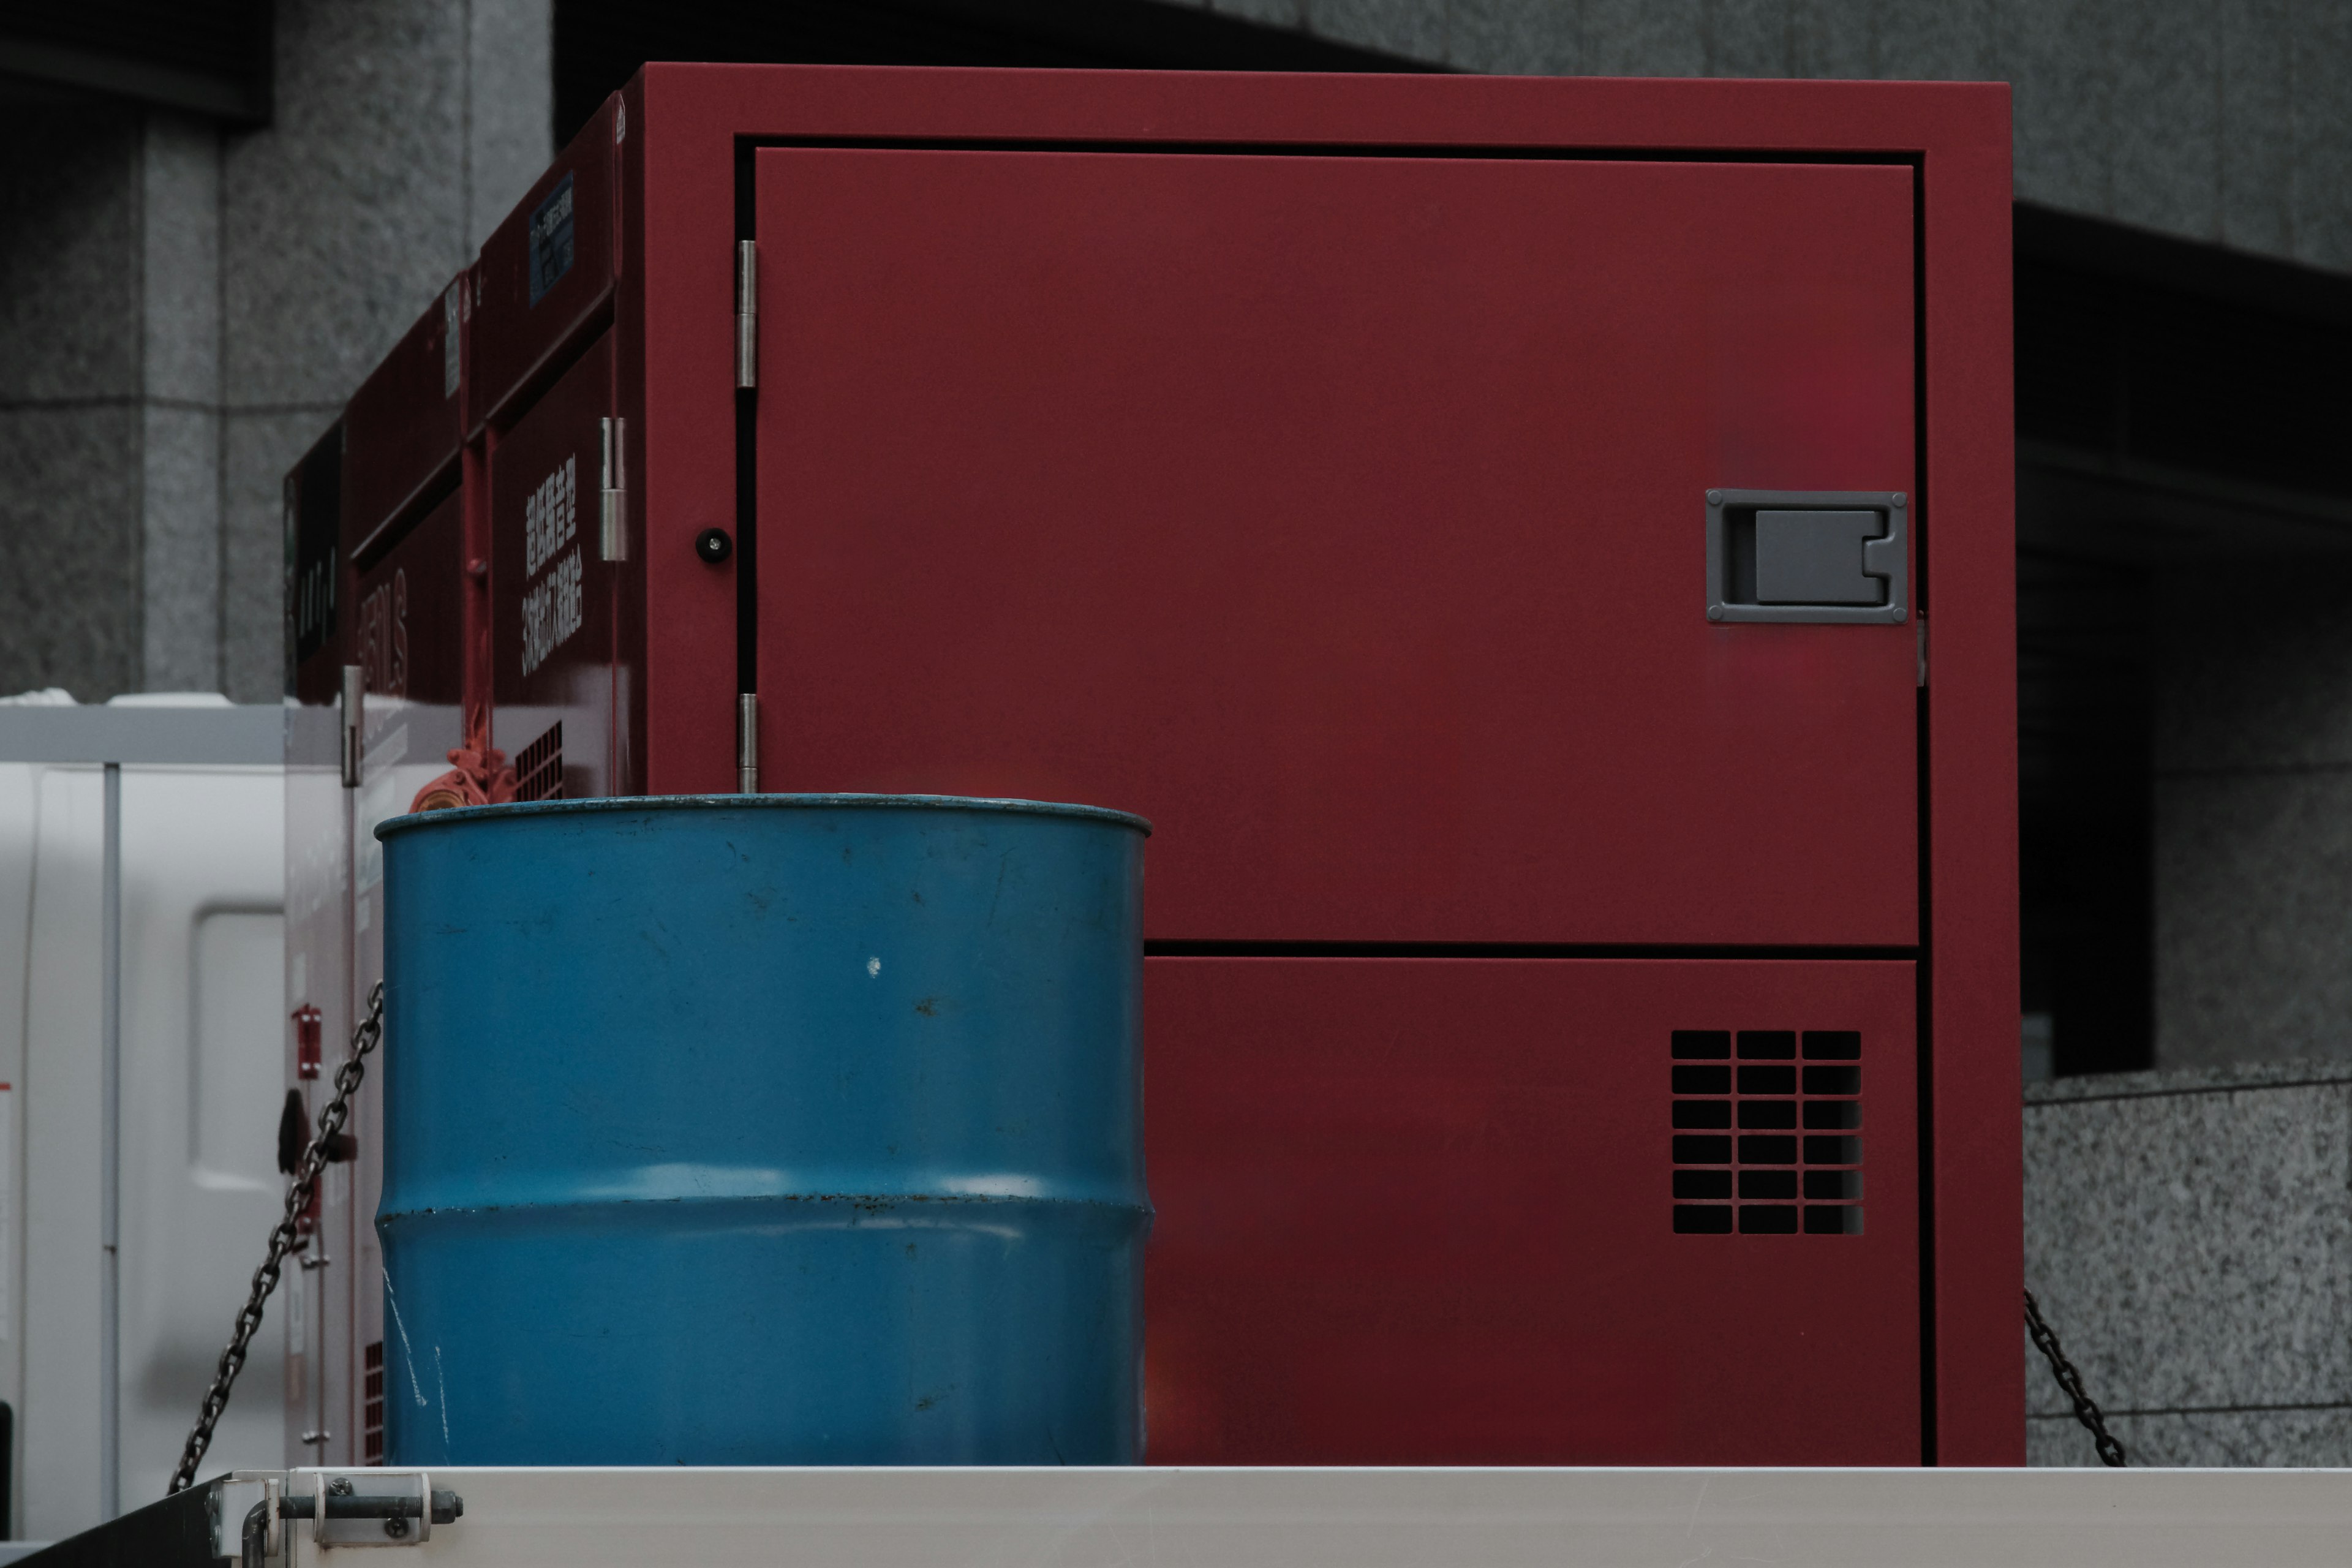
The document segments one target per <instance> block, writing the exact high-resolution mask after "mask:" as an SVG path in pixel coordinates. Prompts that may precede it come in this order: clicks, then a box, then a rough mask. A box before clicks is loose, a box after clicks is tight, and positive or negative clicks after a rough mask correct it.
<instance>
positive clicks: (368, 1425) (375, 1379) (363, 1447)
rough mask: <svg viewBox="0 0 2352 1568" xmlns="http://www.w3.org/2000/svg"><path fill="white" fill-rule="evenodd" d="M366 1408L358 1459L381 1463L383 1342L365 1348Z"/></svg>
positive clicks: (362, 1422)
mask: <svg viewBox="0 0 2352 1568" xmlns="http://www.w3.org/2000/svg"><path fill="white" fill-rule="evenodd" d="M366 1356H367V1407H366V1412H365V1415H364V1416H363V1418H362V1421H361V1424H360V1457H361V1458H362V1459H364V1460H366V1461H367V1462H368V1463H369V1464H371V1465H381V1464H383V1341H382V1340H378V1341H376V1342H375V1343H373V1344H372V1345H370V1346H368V1348H367V1352H366Z"/></svg>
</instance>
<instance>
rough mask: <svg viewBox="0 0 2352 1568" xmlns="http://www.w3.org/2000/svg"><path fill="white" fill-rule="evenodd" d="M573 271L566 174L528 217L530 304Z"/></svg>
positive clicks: (569, 191)
mask: <svg viewBox="0 0 2352 1568" xmlns="http://www.w3.org/2000/svg"><path fill="white" fill-rule="evenodd" d="M571 270H572V176H571V175H569V174H566V175H564V176H563V178H562V181H561V182H560V183H559V184H557V185H556V187H555V189H553V190H552V191H550V192H549V193H548V195H547V199H546V200H545V201H543V202H541V203H540V204H539V205H538V206H536V207H534V208H532V209H531V214H530V302H531V303H532V304H534V305H536V304H538V303H539V301H540V297H541V295H543V294H545V293H546V292H547V291H548V290H549V289H552V288H554V287H555V285H556V283H557V282H558V280H560V279H562V276H563V275H564V274H565V273H567V272H569V271H571Z"/></svg>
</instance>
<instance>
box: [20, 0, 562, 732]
mask: <svg viewBox="0 0 2352 1568" xmlns="http://www.w3.org/2000/svg"><path fill="white" fill-rule="evenodd" d="M549 22H550V11H549V0H369V3H367V4H364V5H362V4H356V3H354V0H280V4H279V5H278V25H277V45H276V47H277V64H276V70H277V103H276V112H275V117H274V119H273V121H272V123H271V124H270V125H269V127H268V129H266V130H262V131H257V132H233V133H226V134H225V133H223V132H221V131H220V130H219V129H218V128H216V127H215V126H214V125H212V124H210V123H208V122H205V121H198V120H194V119H189V118H185V117H183V116H179V115H177V114H173V113H169V112H165V111H162V110H141V109H138V108H136V107H132V106H128V105H119V104H113V103H108V102H102V101H99V100H71V99H67V98H62V97H40V96H26V97H22V98H19V99H15V100H10V101H9V102H7V103H6V104H5V105H0V691H13V690H18V689H25V688H28V687H40V686H63V687H65V688H67V689H68V690H70V691H72V692H73V693H74V695H76V696H77V697H79V698H80V699H81V700H84V701H91V700H103V699H104V698H107V697H109V696H112V695H114V694H116V693H118V692H122V691H132V690H141V689H148V690H155V689H205V690H222V691H226V692H227V693H228V694H229V695H230V696H231V697H233V698H235V699H236V700H239V701H267V700H272V699H274V698H275V696H276V694H277V690H278V683H279V679H280V671H281V667H282V666H281V659H282V655H281V651H280V647H279V644H280V640H281V638H280V631H279V626H280V616H281V610H280V600H281V595H282V591H283V590H282V575H283V568H282V554H283V545H282V540H281V526H282V524H281V518H280V510H281V509H280V492H279V479H280V478H281V476H282V475H283V474H284V472H285V470H286V469H287V468H289V466H290V465H291V464H292V462H293V460H294V459H295V458H298V457H299V456H300V455H301V453H302V451H303V450H304V449H305V448H306V447H308V446H309V445H310V442H311V441H313V440H315V439H316V438H317V437H318V436H319V434H320V432H321V431H322V430H323V429H324V428H325V427H326V426H327V425H328V423H329V422H330V421H331V420H332V419H333V417H334V416H335V413H336V411H337V410H338V409H340V408H341V405H342V403H343V400H344V399H345V398H346V397H348V396H349V395H350V394H351V392H352V388H353V387H355V386H356V385H357V384H358V383H359V381H360V378H361V377H362V376H363V375H364V374H366V373H367V372H368V371H369V370H370V369H372V368H373V365H374V364H375V363H376V361H377V360H378V359H379V358H381V357H382V355H383V353H384V351H385V350H386V349H388V348H389V347H390V346H391V345H392V343H393V342H394V341H395V340H396V339H397V338H398V337H399V335H400V333H401V332H402V331H404V330H405V329H406V327H407V326H408V324H409V323H410V322H411V321H414V320H415V318H416V316H417V314H418V313H419V312H421V311H422V310H424V309H425V306H426V305H427V304H429V303H430V302H431V301H432V300H433V299H434V298H435V296H436V294H438V293H439V291H440V290H441V289H442V288H443V287H444V286H445V285H446V283H447V281H448V279H449V277H450V275H451V274H452V273H454V272H455V271H456V270H457V268H459V267H461V266H463V265H464V264H465V263H466V261H467V259H468V258H470V257H471V256H472V254H473V252H474V250H475V249H476V248H477V247H478V246H479V244H480V242H481V240H482V238H483V237H485V236H486V235H487V234H488V232H489V230H490V229H491V228H492V227H493V226H496V224H497V223H498V221H499V219H500V218H502V217H503V216H505V215H506V212H507V209H508V208H509V206H510V205H512V203H513V202H514V200H515V199H516V198H517V197H518V196H520V195H521V193H522V191H523V190H524V188H525V187H526V186H527V185H528V184H530V179H531V177H532V176H533V175H535V174H538V172H539V171H540V170H541V168H542V167H544V166H545V164H546V162H547V160H548V158H549V157H550V156H551V153H552V151H553V149H552V146H551V135H550V129H549V126H550V120H551V110H552V104H551V95H552V84H551V75H550V59H549V47H550V37H549Z"/></svg>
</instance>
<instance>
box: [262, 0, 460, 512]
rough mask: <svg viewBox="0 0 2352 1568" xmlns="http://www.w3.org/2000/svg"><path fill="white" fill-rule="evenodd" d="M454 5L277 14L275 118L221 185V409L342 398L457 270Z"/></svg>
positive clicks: (282, 9) (409, 2)
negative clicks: (223, 396) (223, 386)
mask: <svg viewBox="0 0 2352 1568" xmlns="http://www.w3.org/2000/svg"><path fill="white" fill-rule="evenodd" d="M466 8H467V7H466V0H377V3H375V4H372V5H334V4H327V3H323V0H294V3H292V4H289V5H280V6H279V7H278V77H277V104H276V111H275V117H274V119H273V121H272V123H271V125H270V128H269V129H268V131H266V132H260V133H257V134H254V135H248V136H237V137H232V138H230V139H229V141H228V142H227V143H226V156H225V167H224V172H223V179H222V208H223V221H222V254H221V263H222V279H223V301H224V307H225V312H224V321H223V326H224V329H225V342H224V344H223V347H224V355H223V362H224V376H225V384H226V400H227V403H228V405H229V407H230V408H231V409H236V410H242V409H258V408H284V407H290V406H298V405H318V404H324V403H334V404H340V403H341V401H342V400H343V399H344V398H345V397H347V396H349V395H351V392H352V388H353V387H355V386H357V385H358V384H359V383H360V380H361V378H362V377H363V376H365V375H366V374H367V373H368V372H369V371H370V370H372V369H373V368H374V366H375V363H376V362H377V361H378V360H379V359H381V358H382V357H383V353H384V351H385V350H387V349H389V348H390V347H391V346H392V345H393V344H394V342H397V341H398V340H399V337H400V334H401V333H402V332H404V331H406V330H407V328H408V324H409V323H410V322H411V321H415V318H416V315H417V313H418V312H419V311H421V310H424V308H425V305H426V304H427V303H429V302H430V301H431V300H433V299H434V297H435V296H436V295H437V294H438V293H439V292H440V291H441V289H443V288H444V287H446V285H447V283H448V281H449V278H450V275H451V274H452V273H454V272H456V271H457V268H459V267H461V266H463V265H464V264H465V262H466V259H467V245H466V219H467V182H466V180H465V178H464V171H465V164H466V136H465V111H466V94H465V79H466V58H467V17H466ZM231 526H232V528H234V527H235V523H234V521H232V524H231Z"/></svg>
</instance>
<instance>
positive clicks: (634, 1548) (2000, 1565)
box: [228, 1468, 2352, 1568]
mask: <svg viewBox="0 0 2352 1568" xmlns="http://www.w3.org/2000/svg"><path fill="white" fill-rule="evenodd" d="M319 1475H320V1472H317V1471H295V1472H292V1473H291V1474H290V1475H289V1479H288V1486H287V1490H289V1491H294V1492H300V1491H309V1490H312V1489H315V1488H316V1487H317V1486H318V1485H319V1479H318V1477H319ZM431 1484H432V1485H433V1486H434V1487H436V1488H445V1489H452V1490H455V1491H456V1492H457V1493H458V1494H459V1496H460V1497H462V1498H463V1499H464V1502H465V1513H464V1517H463V1518H461V1519H460V1520H458V1521H457V1522H456V1523H454V1524H446V1525H442V1526H439V1527H437V1528H436V1530H435V1531H433V1533H432V1536H431V1539H430V1540H429V1541H428V1542H425V1543H423V1544H421V1545H416V1546H414V1547H410V1548H409V1549H408V1550H409V1551H411V1552H415V1554H416V1555H415V1558H414V1559H413V1560H414V1561H415V1562H417V1563H420V1564H422V1563H437V1564H446V1565H447V1568H471V1565H473V1564H499V1565H501V1568H505V1565H520V1564H530V1565H533V1568H555V1565H558V1564H562V1565H564V1568H599V1565H602V1564H607V1563H609V1564H614V1565H615V1568H617V1565H619V1564H630V1565H632V1568H635V1565H639V1564H644V1563H696V1564H698V1565H704V1568H725V1565H728V1564H739V1563H740V1564H747V1565H748V1564H751V1563H760V1564H763V1565H764V1564H793V1563H808V1564H812V1565H814V1564H824V1565H826V1568H869V1565H870V1568H885V1565H887V1568H928V1565H932V1564H937V1565H939V1568H947V1565H949V1564H976V1563H986V1564H991V1565H993V1568H1013V1565H1015V1564H1023V1563H1038V1564H1053V1565H1055V1568H1094V1565H1100V1568H1127V1565H1130V1564H1133V1565H1145V1564H1149V1565H1152V1568H1179V1565H1191V1564H1200V1565H1202V1568H1209V1565H1211V1564H1213V1565H1215V1568H1256V1565H1260V1564H1263V1565H1265V1568H1274V1565H1276V1564H1282V1565H1285V1568H1297V1565H1323V1564H1328V1565H1329V1568H1403V1565H1406V1564H1413V1565H1416V1568H1417V1565H1420V1564H1436V1563H1444V1564H1449V1565H1450V1564H1482V1565H1484V1564H1498V1565H1509V1564H1518V1563H1526V1564H1531V1565H1532V1564H1538V1563H1540V1564H1545V1565H1547V1568H1553V1565H1559V1564H1585V1563H1592V1564H1602V1563H1607V1564H1619V1563H1624V1564H1657V1565H1659V1568H1693V1565H1696V1564H1699V1563H1708V1564H1734V1563H1755V1564H1763V1563H1781V1564H1797V1563H1805V1564H1834V1565H1844V1564H1852V1565H1853V1568H1887V1565H1889V1564H1896V1563H1902V1564H1917V1565H1920V1568H1948V1565H1954V1568H1956V1565H1958V1564H1986V1565H1992V1568H2042V1565H2047V1568H2095V1565H2099V1564H2116V1565H2118V1568H2121V1565H2125V1564H2128V1565H2129V1568H2169V1565H2173V1564H2179V1565H2181V1568H2189V1565H2191V1564H2194V1565H2196V1568H2210V1565H2211V1564H2217V1563H2232V1564H2254V1565H2272V1564H2275V1565H2279V1568H2286V1565H2291V1564H2292V1565H2300V1564H2306V1563H2308V1564H2319V1563H2326V1564H2329V1565H2330V1568H2340V1565H2341V1564H2342V1563H2344V1562H2345V1560H2346V1556H2347V1547H2352V1470H2055V1469H2044V1470H1968V1469H1900V1470H1897V1469H1883V1470H1882V1469H1872V1470H1852V1469H1849V1470H1838V1469H1802V1470H1800V1469H1672V1470H1668V1469H1655V1470H1644V1469H1418V1468H1416V1469H1273V1468H1269V1469H1150V1468H1134V1469H1018V1468H1003V1469H992V1468H991V1469H983V1468H939V1469H860V1468H828V1469H716V1468H645V1469H593V1468H579V1469H469V1468H436V1469H435V1470H434V1471H433V1472H432V1481H431ZM237 1522H241V1515H240V1518H239V1520H238V1521H232V1522H231V1523H230V1524H229V1526H228V1528H230V1529H231V1530H234V1528H235V1527H236V1523H237ZM309 1537H310V1531H308V1530H289V1531H285V1532H284V1539H285V1540H286V1541H288V1542H292V1554H291V1556H290V1557H289V1558H288V1559H284V1560H278V1559H273V1560H272V1561H273V1562H282V1568H316V1565H317V1564H320V1563H325V1562H329V1561H341V1559H340V1558H329V1557H327V1556H325V1555H323V1554H321V1553H320V1552H319V1551H318V1549H317V1548H316V1547H315V1546H312V1545H311V1544H310V1541H309ZM411 1560H412V1559H410V1558H407V1557H398V1558H390V1559H385V1560H374V1559H372V1560H371V1561H381V1563H382V1568H398V1565H399V1564H400V1563H404V1562H407V1561H411Z"/></svg>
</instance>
